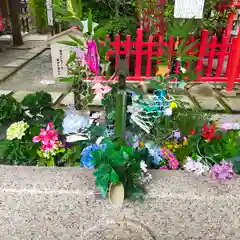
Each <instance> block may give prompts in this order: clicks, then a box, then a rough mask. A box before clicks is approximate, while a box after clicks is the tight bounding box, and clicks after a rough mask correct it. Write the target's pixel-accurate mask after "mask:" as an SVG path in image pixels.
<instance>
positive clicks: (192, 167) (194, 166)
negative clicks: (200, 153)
mask: <svg viewBox="0 0 240 240" xmlns="http://www.w3.org/2000/svg"><path fill="white" fill-rule="evenodd" d="M184 169H185V170H187V171H189V172H194V173H195V174H196V175H198V176H199V175H202V174H204V173H207V172H208V171H209V167H208V166H207V165H205V164H203V163H202V162H201V158H200V157H198V159H197V160H196V161H195V160H193V159H192V158H191V157H188V158H187V161H186V163H185V165H184Z"/></svg>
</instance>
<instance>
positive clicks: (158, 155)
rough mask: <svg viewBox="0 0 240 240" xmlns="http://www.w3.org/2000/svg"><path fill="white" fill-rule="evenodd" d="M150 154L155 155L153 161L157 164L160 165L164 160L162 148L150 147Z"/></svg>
mask: <svg viewBox="0 0 240 240" xmlns="http://www.w3.org/2000/svg"><path fill="white" fill-rule="evenodd" d="M149 155H150V156H152V157H153V163H154V164H155V165H159V163H160V162H161V161H162V158H161V152H160V149H159V148H157V147H155V148H151V149H149Z"/></svg>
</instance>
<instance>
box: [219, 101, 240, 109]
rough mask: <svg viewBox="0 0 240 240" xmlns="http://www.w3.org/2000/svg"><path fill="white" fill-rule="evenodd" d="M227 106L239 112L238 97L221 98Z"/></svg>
mask: <svg viewBox="0 0 240 240" xmlns="http://www.w3.org/2000/svg"><path fill="white" fill-rule="evenodd" d="M222 100H223V101H224V102H225V103H226V104H227V105H228V107H229V108H230V109H231V110H232V111H234V112H240V98H222Z"/></svg>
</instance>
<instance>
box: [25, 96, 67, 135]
mask: <svg viewBox="0 0 240 240" xmlns="http://www.w3.org/2000/svg"><path fill="white" fill-rule="evenodd" d="M22 105H23V107H24V115H23V118H24V119H25V120H26V121H27V122H28V123H31V124H34V123H38V124H40V125H46V124H47V123H48V122H50V121H52V122H53V124H54V126H55V127H56V129H57V130H59V131H61V130H62V121H63V118H64V111H63V110H62V109H55V108H53V102H52V96H51V95H50V94H49V93H47V92H44V91H38V92H35V93H31V94H28V95H27V96H25V97H24V99H23V100H22Z"/></svg>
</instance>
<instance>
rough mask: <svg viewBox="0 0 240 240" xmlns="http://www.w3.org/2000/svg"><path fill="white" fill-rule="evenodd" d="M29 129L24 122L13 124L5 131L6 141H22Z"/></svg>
mask: <svg viewBox="0 0 240 240" xmlns="http://www.w3.org/2000/svg"><path fill="white" fill-rule="evenodd" d="M28 128H29V126H28V124H27V123H25V122H24V121H21V122H15V123H13V124H11V125H10V127H9V128H8V129H7V137H6V138H7V140H13V139H15V138H17V139H22V137H23V136H24V135H25V131H26V130H27V129H28Z"/></svg>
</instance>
